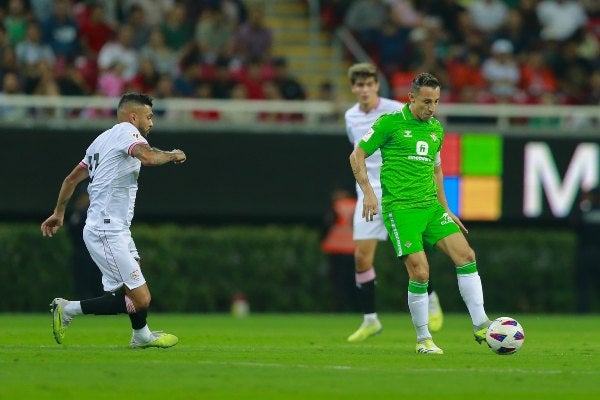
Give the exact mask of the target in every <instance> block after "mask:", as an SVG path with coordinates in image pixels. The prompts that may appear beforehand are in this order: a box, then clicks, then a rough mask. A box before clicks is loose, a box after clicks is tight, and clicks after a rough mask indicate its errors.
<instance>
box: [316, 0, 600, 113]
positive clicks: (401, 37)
mask: <svg viewBox="0 0 600 400" xmlns="http://www.w3.org/2000/svg"><path fill="white" fill-rule="evenodd" d="M322 5H323V7H322V11H321V19H322V22H323V26H324V27H326V28H327V29H328V30H330V31H333V30H335V29H336V28H338V27H339V26H342V25H343V26H345V27H347V28H348V29H349V30H350V31H351V32H352V33H353V34H354V36H355V37H356V39H357V40H358V42H359V43H360V44H361V45H362V46H363V48H365V49H366V50H367V51H368V52H369V54H370V55H371V57H372V58H373V59H374V60H376V62H377V63H378V65H379V66H380V67H381V69H382V70H383V71H384V73H385V74H386V76H387V77H388V79H389V81H390V84H391V86H392V88H393V92H394V94H395V97H396V98H397V99H398V100H406V99H405V98H404V96H405V93H408V90H407V88H408V85H410V82H411V79H412V77H413V76H414V74H415V72H420V71H428V72H431V73H433V74H434V75H436V76H437V77H439V78H440V80H441V81H442V83H443V85H444V87H445V88H446V89H449V90H446V96H447V98H445V99H444V101H451V102H463V103H496V102H514V103H518V104H575V105H580V104H600V2H599V1H597V0H579V1H577V0H419V1H410V0H355V1H352V2H348V1H343V0H323V1H322Z"/></svg>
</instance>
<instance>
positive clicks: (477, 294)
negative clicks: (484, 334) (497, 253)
mask: <svg viewBox="0 0 600 400" xmlns="http://www.w3.org/2000/svg"><path fill="white" fill-rule="evenodd" d="M456 275H457V278H458V289H459V291H460V295H461V296H462V298H463V301H464V302H465V304H466V306H467V309H468V310H469V314H470V315H471V320H472V321H473V326H480V325H482V324H485V323H486V322H487V321H489V318H488V316H487V314H486V313H485V309H484V308H483V288H482V287H481V278H480V277H479V273H478V272H477V262H475V261H473V262H470V263H468V264H465V265H461V266H458V267H456Z"/></svg>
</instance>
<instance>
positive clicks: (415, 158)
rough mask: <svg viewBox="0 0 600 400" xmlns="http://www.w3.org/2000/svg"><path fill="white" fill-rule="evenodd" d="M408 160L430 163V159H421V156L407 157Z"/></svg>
mask: <svg viewBox="0 0 600 400" xmlns="http://www.w3.org/2000/svg"><path fill="white" fill-rule="evenodd" d="M407 158H408V159H409V160H413V161H425V162H430V161H431V158H429V157H423V156H408V157H407Z"/></svg>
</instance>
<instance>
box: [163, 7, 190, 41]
mask: <svg viewBox="0 0 600 400" xmlns="http://www.w3.org/2000/svg"><path fill="white" fill-rule="evenodd" d="M160 29H161V31H162V33H163V35H164V37H165V44H166V45H167V47H169V48H170V49H171V50H173V51H178V50H180V49H182V48H183V47H184V46H185V45H186V44H187V43H189V41H190V39H191V38H192V37H193V34H194V31H193V28H192V26H191V25H190V23H189V21H188V20H187V18H186V10H185V6H184V5H183V4H180V3H176V4H175V5H174V6H173V8H171V9H170V10H169V11H168V12H167V17H166V19H165V21H164V22H163V23H162V25H161V27H160Z"/></svg>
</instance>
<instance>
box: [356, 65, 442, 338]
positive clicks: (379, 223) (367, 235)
mask: <svg viewBox="0 0 600 400" xmlns="http://www.w3.org/2000/svg"><path fill="white" fill-rule="evenodd" d="M377 74H378V71H377V68H375V66H373V65H371V64H369V63H359V64H354V65H353V66H351V67H350V68H349V70H348V77H349V78H350V83H351V84H352V93H354V94H355V95H356V99H357V103H356V104H355V105H354V106H352V107H351V108H350V109H348V110H347V111H346V114H345V121H346V132H347V134H348V138H349V139H350V142H351V143H352V144H353V145H354V146H356V145H357V144H358V142H359V141H360V139H362V137H363V136H364V135H365V134H366V133H367V132H368V131H369V129H370V128H371V126H372V125H373V123H374V122H375V121H376V120H377V119H378V118H379V117H380V116H381V115H383V114H386V113H391V112H395V111H399V110H400V109H401V108H402V106H403V104H402V103H400V102H398V101H395V100H390V99H386V98H383V97H379V94H378V93H379V79H378V76H377ZM381 162H382V160H381V152H380V151H379V150H377V152H375V153H373V155H371V157H369V158H367V159H366V164H367V165H366V166H367V174H368V176H369V181H370V182H371V184H372V186H373V190H374V191H375V194H376V195H377V198H378V199H379V204H380V205H381V182H380V181H379V173H380V170H381ZM356 194H357V202H356V204H362V202H363V197H364V194H363V192H362V190H361V189H360V187H359V186H358V184H356ZM353 225H354V242H355V244H356V251H355V254H354V258H355V272H356V286H357V288H358V296H359V300H360V304H361V307H362V308H363V313H364V319H363V323H362V324H361V326H360V327H359V328H358V330H357V331H356V332H354V333H353V334H352V335H350V336H349V337H348V341H349V342H360V341H363V340H365V339H367V338H368V337H369V336H372V335H375V334H377V333H379V332H380V331H381V329H382V325H381V322H380V321H379V319H378V317H377V313H376V312H375V268H374V266H373V261H374V259H375V251H376V249H377V243H378V241H379V240H386V239H387V237H388V233H387V230H386V229H385V226H384V224H383V219H382V217H381V210H380V212H379V213H377V214H376V215H375V216H374V218H373V220H372V221H369V222H367V221H366V220H365V218H363V217H362V208H361V207H356V210H355V212H354V223H353ZM442 324H443V314H442V309H441V307H440V303H439V299H438V296H437V294H436V293H435V292H434V291H432V290H431V282H430V283H429V329H430V330H431V331H433V332H436V331H438V330H440V329H441V328H442Z"/></svg>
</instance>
